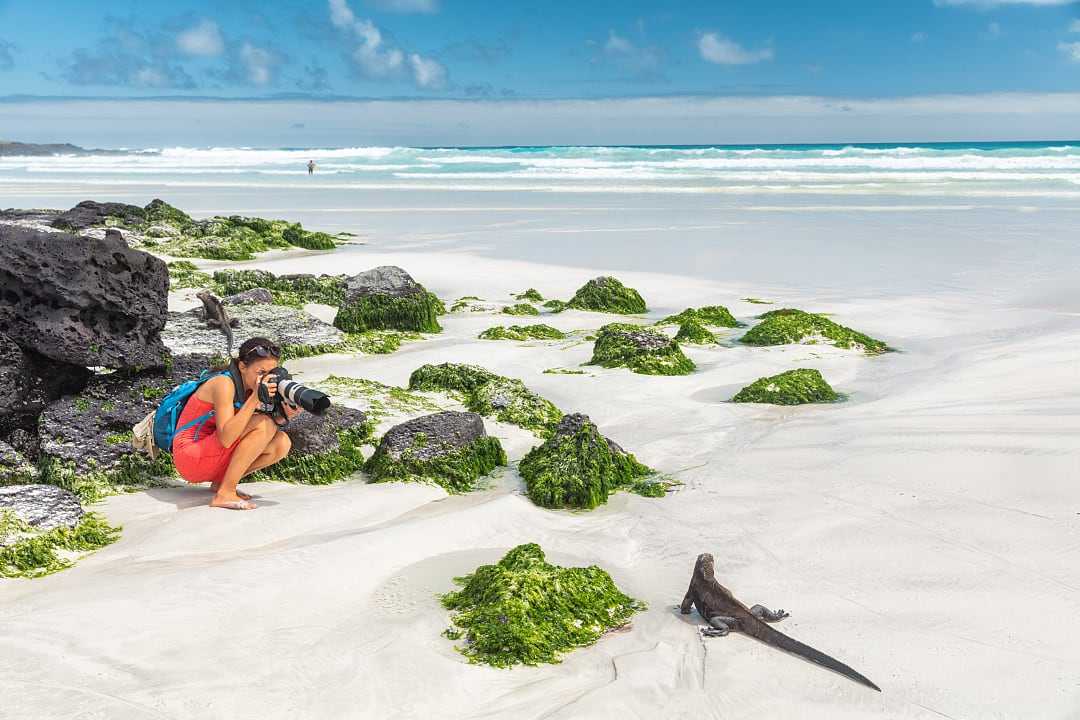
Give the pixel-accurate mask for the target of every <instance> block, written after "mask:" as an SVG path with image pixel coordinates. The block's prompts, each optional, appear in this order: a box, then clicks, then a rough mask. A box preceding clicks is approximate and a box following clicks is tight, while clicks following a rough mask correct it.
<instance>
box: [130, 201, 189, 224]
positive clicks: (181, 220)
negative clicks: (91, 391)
mask: <svg viewBox="0 0 1080 720" xmlns="http://www.w3.org/2000/svg"><path fill="white" fill-rule="evenodd" d="M143 210H144V217H145V220H146V222H148V223H150V224H151V225H170V226H172V227H175V228H177V229H181V228H185V227H188V226H189V225H191V224H193V223H194V222H195V221H194V220H192V219H191V216H190V215H188V214H187V213H186V212H184V211H183V210H180V209H179V208H175V207H173V206H172V205H170V204H169V203H167V202H165V201H164V200H162V199H160V198H154V199H153V200H151V201H150V204H148V205H147V206H146V207H145V208H144V209H143Z"/></svg>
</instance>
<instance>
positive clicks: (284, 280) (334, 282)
mask: <svg viewBox="0 0 1080 720" xmlns="http://www.w3.org/2000/svg"><path fill="white" fill-rule="evenodd" d="M214 284H215V286H216V289H217V290H218V291H219V292H220V293H221V294H222V295H235V294H236V293H241V292H245V291H247V290H252V289H254V288H266V289H267V290H269V291H270V294H271V296H273V298H274V303H275V304H277V305H288V306H290V307H296V308H302V307H303V305H304V304H305V303H322V304H323V305H340V304H341V303H342V302H344V300H345V278H344V276H341V275H319V276H307V275H301V276H296V277H277V276H276V275H274V274H273V273H271V272H267V271H266V270H218V271H217V272H215V273H214Z"/></svg>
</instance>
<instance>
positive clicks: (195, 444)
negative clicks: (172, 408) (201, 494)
mask: <svg viewBox="0 0 1080 720" xmlns="http://www.w3.org/2000/svg"><path fill="white" fill-rule="evenodd" d="M213 409H214V405H213V403H208V402H206V401H205V400H200V399H199V398H197V397H195V396H194V395H192V396H191V397H190V398H188V401H187V405H185V406H184V412H182V413H180V420H179V421H178V422H177V424H176V426H177V427H183V426H184V425H186V424H187V423H189V422H191V421H192V420H195V419H196V418H199V417H201V416H203V415H205V414H206V413H208V412H210V411H211V410H213ZM237 440H239V438H237ZM235 449H236V443H235V442H234V443H233V444H232V447H224V446H222V444H221V440H220V438H219V437H218V433H217V423H216V422H214V416H213V415H211V416H210V417H209V418H207V419H206V422H204V423H202V424H201V425H199V424H195V425H193V426H192V427H189V428H188V429H186V430H184V431H183V432H180V433H178V434H177V435H176V437H174V438H173V465H175V466H176V471H177V472H179V473H180V477H182V478H184V479H185V480H187V481H188V482H189V483H204V482H221V479H222V477H224V476H225V471H226V470H227V469H228V468H229V460H230V459H231V458H232V454H233V451H234V450H235Z"/></svg>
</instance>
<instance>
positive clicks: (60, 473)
mask: <svg viewBox="0 0 1080 720" xmlns="http://www.w3.org/2000/svg"><path fill="white" fill-rule="evenodd" d="M38 469H39V470H40V471H41V476H40V479H39V482H42V483H46V484H48V485H56V486H57V487H60V488H63V489H65V490H70V491H71V492H73V493H74V494H75V495H76V496H77V497H78V498H79V502H81V503H82V504H83V505H90V504H92V503H96V502H98V501H100V500H103V499H105V498H106V497H109V496H110V495H116V494H118V493H124V492H137V491H139V490H145V489H146V488H149V487H161V486H163V485H165V484H166V483H165V481H166V480H167V479H169V478H174V477H176V476H177V475H176V468H174V467H173V463H172V456H171V455H169V454H168V453H160V454H159V455H158V456H157V458H155V459H153V460H151V459H150V457H149V456H147V455H143V454H142V453H136V452H131V453H128V454H126V455H123V456H122V457H121V458H120V461H119V462H118V463H117V465H116V466H115V467H113V468H110V469H103V468H96V467H91V468H90V469H89V470H86V471H82V470H77V469H76V468H75V466H74V464H73V463H71V462H70V461H63V460H59V459H57V458H53V457H50V456H45V457H44V458H42V460H41V461H40V462H39V463H38Z"/></svg>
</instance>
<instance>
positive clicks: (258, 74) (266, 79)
mask: <svg viewBox="0 0 1080 720" xmlns="http://www.w3.org/2000/svg"><path fill="white" fill-rule="evenodd" d="M240 59H241V60H242V61H243V63H244V70H245V73H246V74H247V79H248V82H250V83H251V84H252V85H269V84H270V83H271V81H272V80H273V79H274V66H275V65H277V64H278V59H277V56H276V55H274V53H272V52H270V51H269V50H265V49H263V48H260V47H256V46H254V45H252V44H251V43H249V42H246V43H244V44H243V46H242V47H241V48H240Z"/></svg>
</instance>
